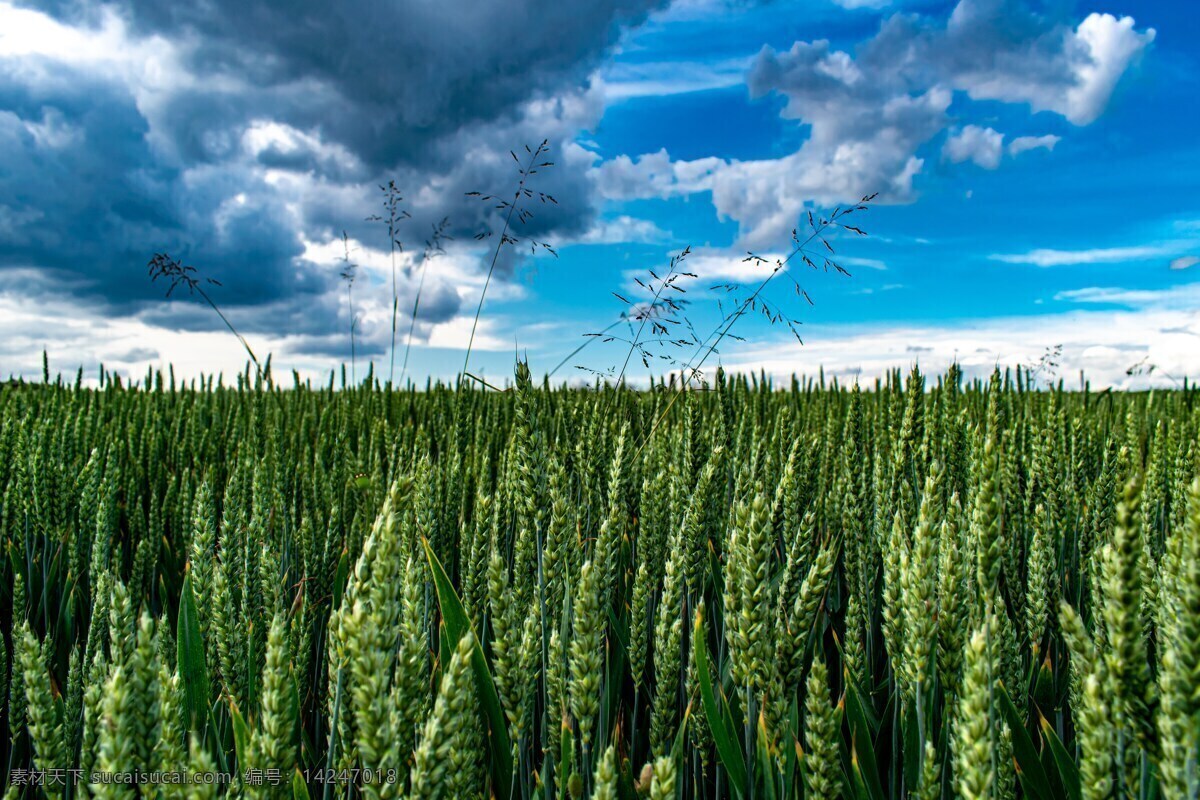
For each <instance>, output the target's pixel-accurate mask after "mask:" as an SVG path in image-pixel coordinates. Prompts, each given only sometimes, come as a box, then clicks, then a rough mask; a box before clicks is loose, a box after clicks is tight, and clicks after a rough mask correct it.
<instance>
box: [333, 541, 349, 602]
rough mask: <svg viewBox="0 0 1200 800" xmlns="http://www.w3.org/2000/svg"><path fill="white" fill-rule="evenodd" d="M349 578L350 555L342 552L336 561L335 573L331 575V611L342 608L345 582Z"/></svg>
mask: <svg viewBox="0 0 1200 800" xmlns="http://www.w3.org/2000/svg"><path fill="white" fill-rule="evenodd" d="M349 577H350V554H349V553H347V552H346V551H345V550H343V551H342V557H341V558H339V559H338V564H337V571H335V572H334V573H333V610H334V611H337V610H338V609H339V608H341V607H342V595H344V594H346V581H347V580H348V579H349Z"/></svg>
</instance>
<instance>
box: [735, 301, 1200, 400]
mask: <svg viewBox="0 0 1200 800" xmlns="http://www.w3.org/2000/svg"><path fill="white" fill-rule="evenodd" d="M1194 299H1195V298H1194ZM1193 309H1194V306H1193ZM1198 335H1200V315H1198V314H1197V313H1196V312H1195V311H1194V310H1191V309H1183V308H1177V309H1175V308H1160V307H1138V308H1136V309H1135V310H1111V311H1108V310H1105V311H1101V310H1094V311H1093V310H1075V311H1071V312H1069V313H1063V314H1048V315H1042V316H1031V317H1004V318H995V319H988V320H980V321H975V322H964V323H959V322H952V323H946V324H936V323H934V324H907V323H906V324H889V323H880V324H875V325H870V326H862V325H844V326H829V325H825V326H820V327H817V326H812V327H810V328H809V329H808V331H807V335H806V336H805V339H804V342H805V343H804V345H803V346H801V345H799V344H797V343H796V342H795V341H790V342H789V341H786V340H785V339H780V340H775V341H769V342H759V343H756V344H751V345H745V346H741V347H737V348H730V352H729V353H727V354H726V356H725V358H724V367H725V368H726V370H729V371H741V372H753V373H758V372H759V371H764V372H766V374H767V375H769V376H771V377H773V378H774V379H776V380H787V379H788V378H789V377H790V376H791V375H792V374H808V375H814V374H816V372H817V369H818V368H822V369H823V370H824V374H825V375H826V376H827V377H829V376H837V377H838V378H839V380H841V381H846V382H853V381H854V380H855V379H857V380H858V381H859V382H860V383H862V384H863V385H867V384H869V383H870V382H871V381H872V380H874V379H875V378H876V377H885V376H886V375H887V373H888V372H889V371H891V370H893V369H895V368H898V367H899V368H906V367H908V366H910V365H912V364H914V363H918V364H919V365H920V367H921V369H922V370H923V371H925V372H927V373H930V374H936V373H939V372H943V371H944V370H946V369H947V368H948V367H949V366H950V364H951V363H958V364H959V366H960V367H961V368H962V369H963V370H964V372H965V373H966V375H967V377H968V378H975V377H980V378H986V377H987V375H988V374H990V373H991V371H992V370H993V369H994V368H996V367H999V368H1000V369H1001V370H1003V369H1005V368H1008V367H1017V366H1032V365H1036V363H1037V362H1038V359H1039V358H1040V357H1041V356H1042V354H1043V353H1045V351H1046V348H1047V347H1053V346H1055V345H1059V344H1061V345H1062V348H1063V349H1062V355H1061V357H1060V362H1061V363H1060V366H1059V368H1058V369H1057V370H1055V371H1054V372H1052V373H1050V374H1046V375H1043V376H1042V379H1043V380H1046V379H1049V380H1054V381H1057V379H1058V377H1060V376H1061V377H1062V378H1063V379H1064V380H1065V381H1066V382H1067V384H1068V386H1078V380H1079V378H1078V376H1079V374H1080V372H1081V371H1082V372H1083V374H1084V375H1085V377H1086V378H1087V379H1088V381H1089V382H1090V383H1091V385H1092V387H1093V388H1104V387H1109V386H1111V387H1114V388H1117V389H1130V388H1145V387H1147V386H1173V385H1175V383H1174V381H1175V380H1182V379H1183V376H1185V375H1186V376H1190V377H1191V378H1192V379H1195V378H1196V377H1197V376H1200V348H1197V347H1196V345H1195V337H1196V336H1198ZM1139 362H1141V363H1143V364H1154V365H1155V367H1156V368H1155V370H1154V371H1153V372H1152V373H1150V374H1146V373H1145V371H1144V370H1143V372H1142V374H1134V375H1129V374H1127V371H1128V370H1129V368H1130V367H1132V366H1134V365H1136V364H1138V363H1139ZM1168 376H1170V377H1168ZM1172 378H1173V379H1174V380H1172Z"/></svg>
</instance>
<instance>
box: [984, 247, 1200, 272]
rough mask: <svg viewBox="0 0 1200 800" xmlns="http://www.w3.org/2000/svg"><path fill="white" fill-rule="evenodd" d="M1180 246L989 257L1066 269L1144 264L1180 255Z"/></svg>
mask: <svg viewBox="0 0 1200 800" xmlns="http://www.w3.org/2000/svg"><path fill="white" fill-rule="evenodd" d="M1179 247H1180V244H1179V243H1172V244H1166V245H1144V246H1139V247H1103V248H1094V249H1090V250H1051V249H1045V248H1043V249H1038V250H1030V251H1029V252H1028V253H1009V254H1005V253H997V254H993V255H990V256H988V258H990V259H991V260H993V261H1001V262H1004V263H1005V264H1032V265H1033V266H1036V267H1063V266H1069V265H1074V264H1116V263H1120V262H1122V261H1144V260H1147V259H1152V258H1161V257H1163V256H1166V255H1169V254H1170V253H1173V252H1176V251H1177V250H1178V249H1179Z"/></svg>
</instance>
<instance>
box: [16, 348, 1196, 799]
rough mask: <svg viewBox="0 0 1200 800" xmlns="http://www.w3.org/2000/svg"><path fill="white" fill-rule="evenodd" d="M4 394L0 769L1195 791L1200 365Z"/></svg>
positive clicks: (777, 786)
mask: <svg viewBox="0 0 1200 800" xmlns="http://www.w3.org/2000/svg"><path fill="white" fill-rule="evenodd" d="M1032 383H1033V381H1032V377H1031V376H1030V375H1028V374H1027V373H1023V372H1017V373H1007V374H1001V373H999V372H997V373H995V374H993V375H992V377H991V380H990V381H966V380H964V379H963V376H962V375H961V374H960V373H959V372H958V371H957V369H952V370H951V372H950V373H948V374H946V375H943V376H940V377H930V376H924V375H922V374H920V373H919V372H918V371H917V370H915V369H914V370H913V372H912V373H911V374H910V375H908V376H907V377H905V376H902V375H901V374H899V373H893V374H891V375H890V376H889V377H888V379H887V380H884V381H882V382H878V383H876V384H874V385H872V386H864V387H862V388H861V389H860V388H858V387H857V386H854V387H847V386H844V385H838V384H837V383H836V382H826V381H824V380H819V381H800V380H793V382H792V383H791V384H790V385H783V386H779V385H772V384H771V383H770V382H768V381H766V380H765V379H756V378H753V377H750V378H747V377H736V378H735V377H731V376H726V375H724V374H721V373H716V374H715V375H714V376H713V381H712V384H711V386H707V387H706V388H705V389H704V390H698V389H688V390H686V391H683V390H680V389H679V388H678V386H677V383H676V382H674V381H672V382H668V383H655V384H653V385H652V386H651V387H650V388H649V389H648V390H644V391H634V390H630V389H627V388H622V389H614V388H611V387H609V388H605V387H597V388H595V389H593V390H585V389H567V388H564V387H552V386H550V385H549V384H548V382H542V383H541V384H540V385H539V384H537V383H535V381H534V380H533V378H532V377H531V375H530V373H529V370H528V368H527V367H525V365H523V364H520V363H519V364H518V365H517V368H516V374H515V376H514V379H513V380H512V381H511V386H510V388H509V389H508V390H507V391H484V390H483V389H481V388H475V387H473V386H472V385H470V384H467V385H464V386H462V387H460V388H454V387H447V386H443V385H437V384H433V385H430V386H428V387H427V388H426V390H425V391H420V392H417V391H405V392H399V391H386V390H384V389H383V388H381V387H380V386H379V385H378V383H377V382H376V381H375V380H374V378H373V377H370V376H369V377H368V378H367V380H366V381H364V382H363V383H361V384H360V385H358V386H353V385H352V386H350V387H349V388H345V389H344V390H336V391H335V387H334V385H333V380H332V378H331V380H330V384H329V386H327V387H315V386H312V385H310V384H306V383H301V382H300V381H299V379H298V378H297V379H296V381H295V385H294V386H293V385H288V386H281V385H276V384H275V383H273V382H272V381H271V380H270V378H269V376H266V380H265V381H264V376H261V375H260V376H259V377H257V378H255V377H252V376H251V373H249V372H247V373H246V374H245V375H243V376H239V379H238V382H237V385H236V386H234V387H229V386H222V385H219V384H218V385H214V381H213V380H212V379H211V378H208V379H202V380H200V381H199V382H191V383H188V384H187V385H184V384H178V385H177V384H176V381H175V380H174V378H173V377H172V376H170V375H168V376H167V377H164V376H163V375H161V374H157V373H155V374H150V375H147V376H146V378H145V380H144V381H139V382H138V383H137V385H134V386H130V385H129V384H128V382H127V383H126V384H125V385H122V383H121V382H120V381H119V380H118V379H115V378H113V377H112V376H106V378H105V379H104V380H103V381H102V386H101V387H100V388H99V389H85V388H82V387H81V386H80V385H79V384H78V383H76V384H75V385H71V384H69V383H64V382H63V381H62V380H61V379H60V380H59V381H58V382H49V381H47V382H45V383H41V384H9V385H7V386H5V387H4V388H2V389H0V499H2V505H0V542H2V544H3V548H4V556H5V557H4V559H3V564H2V566H0V626H2V629H3V638H2V640H0V643H2V645H3V647H2V651H3V652H0V665H2V666H3V670H2V672H0V677H2V678H3V680H2V682H0V697H3V698H4V706H3V711H2V713H0V730H2V731H3V736H2V742H0V765H2V768H3V770H4V772H3V776H4V781H5V792H4V797H5V798H16V797H43V796H45V797H51V798H60V797H67V798H72V797H93V796H94V797H98V798H100V797H123V798H124V797H162V798H175V797H179V798H184V797H189V798H190V797H213V796H218V795H221V796H231V797H241V796H245V797H249V798H259V797H296V798H306V797H312V798H318V797H319V798H342V797H353V798H358V797H363V798H384V797H409V798H471V797H489V798H490V797H495V798H502V799H503V800H518V799H519V800H529V799H530V798H546V800H550V798H585V797H590V798H634V797H643V796H644V797H650V798H655V799H656V800H667V799H670V798H717V797H731V798H739V800H767V799H768V798H770V799H775V798H779V799H780V800H782V799H783V798H835V797H843V798H847V799H848V800H882V799H883V798H902V797H913V798H920V800H933V799H934V798H939V797H944V798H953V797H962V798H992V799H993V800H1008V799H1009V798H1030V799H1031V800H1057V799H1059V798H1066V799H1067V800H1080V799H1081V798H1086V800H1099V799H1100V798H1139V799H1141V798H1147V799H1149V798H1158V797H1161V798H1195V797H1197V794H1198V792H1200V771H1198V767H1197V761H1198V755H1200V751H1198V747H1200V478H1198V475H1200V468H1198V458H1200V453H1198V452H1197V437H1198V433H1200V402H1198V400H1200V395H1198V394H1197V392H1196V391H1195V390H1194V389H1188V388H1186V387H1185V388H1184V389H1183V390H1172V391H1155V392H1153V393H1121V392H1103V393H1094V392H1088V391H1066V390H1064V389H1063V387H1062V386H1061V385H1060V386H1058V387H1056V388H1052V389H1040V390H1038V389H1035V388H1034V387H1033V386H1032Z"/></svg>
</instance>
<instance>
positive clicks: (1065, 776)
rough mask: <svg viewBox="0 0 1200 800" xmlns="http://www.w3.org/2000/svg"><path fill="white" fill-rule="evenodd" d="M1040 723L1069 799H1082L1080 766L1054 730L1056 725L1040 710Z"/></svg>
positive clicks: (1043, 736)
mask: <svg viewBox="0 0 1200 800" xmlns="http://www.w3.org/2000/svg"><path fill="white" fill-rule="evenodd" d="M1038 723H1039V724H1040V725H1041V727H1042V738H1043V739H1045V740H1046V744H1048V745H1049V746H1050V754H1051V755H1053V756H1054V763H1055V764H1056V765H1057V766H1058V775H1059V777H1060V778H1062V784H1063V788H1064V789H1066V790H1067V798H1068V800H1080V797H1081V796H1082V790H1081V788H1080V785H1079V767H1077V766H1076V765H1075V760H1074V759H1073V758H1071V754H1070V753H1068V752H1067V748H1066V747H1064V746H1063V743H1062V740H1061V739H1059V738H1058V734H1057V733H1055V732H1054V727H1053V726H1052V725H1051V724H1050V721H1049V720H1047V719H1046V717H1045V716H1043V715H1042V712H1041V711H1040V710H1039V711H1038Z"/></svg>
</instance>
